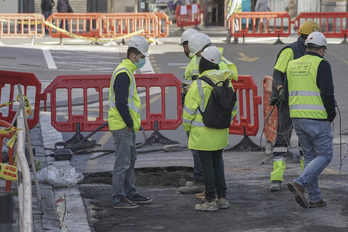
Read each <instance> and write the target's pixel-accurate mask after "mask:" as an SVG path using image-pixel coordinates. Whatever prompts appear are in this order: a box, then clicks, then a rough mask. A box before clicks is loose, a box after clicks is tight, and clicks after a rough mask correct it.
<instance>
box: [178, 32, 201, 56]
mask: <svg viewBox="0 0 348 232" xmlns="http://www.w3.org/2000/svg"><path fill="white" fill-rule="evenodd" d="M196 33H199V32H198V31H197V30H195V29H192V28H190V29H187V30H186V31H184V33H182V36H181V43H180V46H183V48H184V53H185V55H186V56H187V57H188V58H190V59H191V58H192V57H193V56H190V49H189V47H188V41H189V39H190V38H191V36H193V35H194V34H196Z"/></svg>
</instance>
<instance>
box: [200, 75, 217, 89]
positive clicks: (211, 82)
mask: <svg viewBox="0 0 348 232" xmlns="http://www.w3.org/2000/svg"><path fill="white" fill-rule="evenodd" d="M199 79H201V80H202V81H204V82H206V83H208V84H209V85H210V86H212V87H214V86H215V84H214V82H213V81H212V80H210V79H209V78H208V77H206V76H202V77H200V78H199Z"/></svg>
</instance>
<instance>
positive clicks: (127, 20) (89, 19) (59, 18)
mask: <svg viewBox="0 0 348 232" xmlns="http://www.w3.org/2000/svg"><path fill="white" fill-rule="evenodd" d="M47 21H48V22H50V23H51V24H53V25H54V26H55V27H57V28H62V29H63V30H65V31H69V32H71V33H73V34H75V35H77V36H83V37H88V38H97V39H98V38H103V39H116V38H118V37H122V36H124V35H128V34H130V33H135V32H138V31H141V32H140V33H139V34H140V35H142V36H144V37H146V38H164V37H167V36H168V35H169V25H171V24H172V22H171V21H170V20H169V18H168V16H167V15H166V14H165V13H163V12H158V13H150V12H139V13H53V14H51V15H50V16H49V17H48V18H47ZM49 34H50V36H51V37H52V38H68V37H70V36H69V35H67V34H66V33H64V32H62V31H60V30H56V29H54V28H52V27H50V28H49Z"/></svg>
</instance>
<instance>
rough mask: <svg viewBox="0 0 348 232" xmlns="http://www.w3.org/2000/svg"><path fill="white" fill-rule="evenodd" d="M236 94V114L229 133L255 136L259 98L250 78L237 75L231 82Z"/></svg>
mask: <svg viewBox="0 0 348 232" xmlns="http://www.w3.org/2000/svg"><path fill="white" fill-rule="evenodd" d="M232 84H233V87H234V89H235V91H236V93H237V99H238V114H237V115H236V117H235V118H234V120H233V123H232V124H231V126H230V129H229V133H230V134H236V135H246V136H255V135H256V134H257V132H258V130H259V109H258V105H260V104H261V97H260V96H257V86H256V83H255V81H254V79H253V77H252V76H246V75H239V76H238V81H232Z"/></svg>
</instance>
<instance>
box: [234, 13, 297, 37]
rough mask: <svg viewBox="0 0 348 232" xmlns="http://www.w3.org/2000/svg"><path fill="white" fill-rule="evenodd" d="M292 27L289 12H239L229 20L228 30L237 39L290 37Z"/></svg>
mask: <svg viewBox="0 0 348 232" xmlns="http://www.w3.org/2000/svg"><path fill="white" fill-rule="evenodd" d="M257 24H258V25H260V27H257ZM264 25H266V28H264ZM290 26H291V17H290V15H289V14H288V13H287V12H238V13H234V14H232V16H231V17H230V18H229V19H228V28H229V30H231V33H232V35H233V36H234V37H236V38H239V37H243V38H244V37H278V38H279V37H288V36H290V34H291V31H290Z"/></svg>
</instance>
